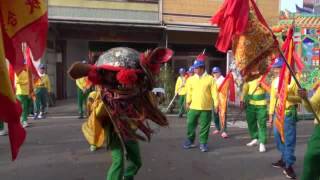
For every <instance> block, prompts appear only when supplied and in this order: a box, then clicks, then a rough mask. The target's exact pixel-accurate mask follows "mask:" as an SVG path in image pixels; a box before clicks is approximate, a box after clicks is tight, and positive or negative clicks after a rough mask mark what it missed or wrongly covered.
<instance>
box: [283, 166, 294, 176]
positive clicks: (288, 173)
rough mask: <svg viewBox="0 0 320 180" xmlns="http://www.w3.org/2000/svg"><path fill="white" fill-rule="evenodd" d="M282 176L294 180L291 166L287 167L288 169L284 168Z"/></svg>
mask: <svg viewBox="0 0 320 180" xmlns="http://www.w3.org/2000/svg"><path fill="white" fill-rule="evenodd" d="M283 174H284V175H285V176H286V178H288V179H296V178H297V175H296V173H295V172H294V170H293V168H292V166H289V167H288V168H284V170H283Z"/></svg>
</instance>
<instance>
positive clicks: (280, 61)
mask: <svg viewBox="0 0 320 180" xmlns="http://www.w3.org/2000/svg"><path fill="white" fill-rule="evenodd" d="M283 64H284V60H283V58H282V57H277V58H276V60H275V62H274V64H273V65H272V68H281V67H282V66H283Z"/></svg>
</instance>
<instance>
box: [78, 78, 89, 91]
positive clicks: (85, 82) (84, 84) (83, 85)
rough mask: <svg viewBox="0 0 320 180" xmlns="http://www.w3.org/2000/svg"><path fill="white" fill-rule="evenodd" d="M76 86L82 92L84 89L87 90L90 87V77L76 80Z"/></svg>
mask: <svg viewBox="0 0 320 180" xmlns="http://www.w3.org/2000/svg"><path fill="white" fill-rule="evenodd" d="M76 84H77V86H78V88H80V89H81V90H82V91H83V90H84V89H87V88H88V87H87V86H88V77H82V78H79V79H77V80H76Z"/></svg>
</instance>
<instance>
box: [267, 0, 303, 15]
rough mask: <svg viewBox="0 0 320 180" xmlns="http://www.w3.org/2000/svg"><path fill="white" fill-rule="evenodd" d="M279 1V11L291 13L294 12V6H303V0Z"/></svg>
mask: <svg viewBox="0 0 320 180" xmlns="http://www.w3.org/2000/svg"><path fill="white" fill-rule="evenodd" d="M270 1H272V0H270ZM280 1H281V10H285V9H288V10H289V11H291V12H296V4H297V5H298V6H300V7H302V4H303V0H280Z"/></svg>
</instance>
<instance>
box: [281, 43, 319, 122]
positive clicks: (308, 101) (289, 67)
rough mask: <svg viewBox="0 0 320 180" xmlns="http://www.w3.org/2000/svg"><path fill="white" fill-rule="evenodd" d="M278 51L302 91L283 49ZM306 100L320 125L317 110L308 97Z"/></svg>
mask: <svg viewBox="0 0 320 180" xmlns="http://www.w3.org/2000/svg"><path fill="white" fill-rule="evenodd" d="M278 49H279V52H280V55H281V57H282V58H283V60H284V62H285V64H286V66H287V68H288V69H289V72H290V74H291V76H292V77H293V79H294V81H295V82H296V84H297V86H298V87H299V89H302V86H301V84H300V82H299V81H298V78H297V77H296V75H295V73H294V71H293V70H292V68H291V66H290V65H289V63H288V61H287V59H286V57H285V56H284V54H283V52H282V51H281V49H280V47H279V46H278ZM304 100H305V101H306V102H307V105H308V106H309V107H310V108H311V112H312V113H313V115H314V116H315V118H316V120H317V122H318V123H319V124H320V119H319V117H318V115H317V113H316V112H315V110H314V109H313V107H312V105H311V102H310V100H309V99H308V98H307V97H306V98H304Z"/></svg>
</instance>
